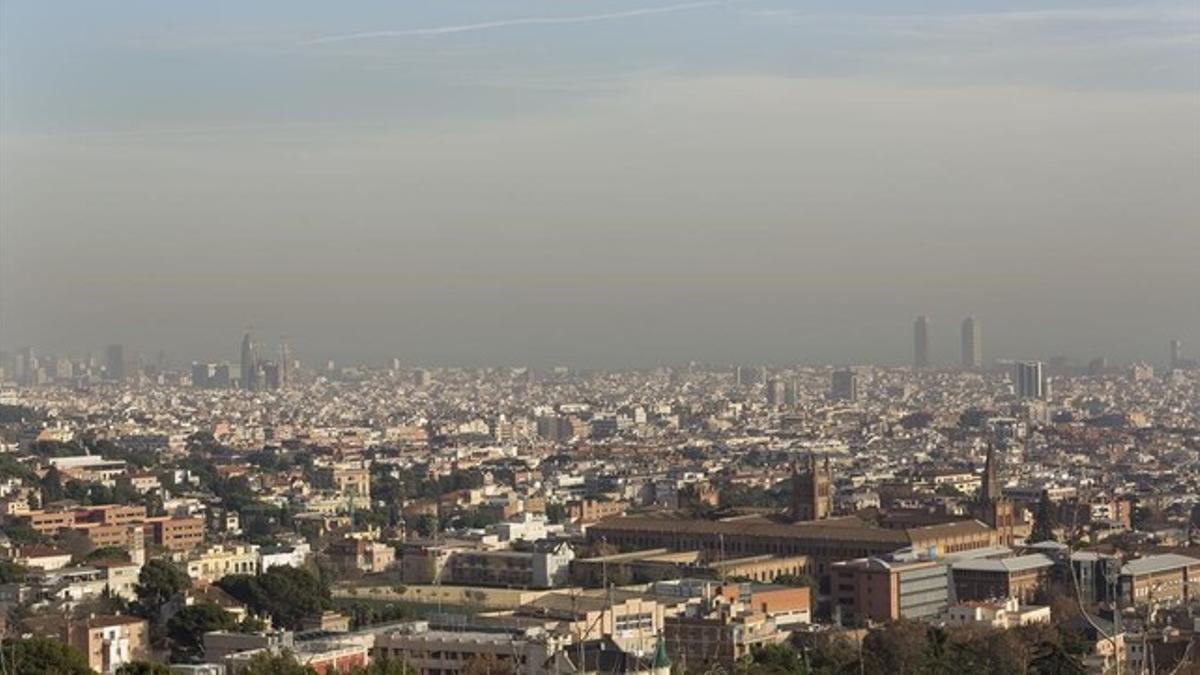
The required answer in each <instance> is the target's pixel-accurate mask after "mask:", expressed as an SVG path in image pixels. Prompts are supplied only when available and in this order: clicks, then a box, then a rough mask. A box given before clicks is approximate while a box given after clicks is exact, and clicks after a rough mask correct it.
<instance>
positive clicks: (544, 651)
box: [371, 621, 566, 675]
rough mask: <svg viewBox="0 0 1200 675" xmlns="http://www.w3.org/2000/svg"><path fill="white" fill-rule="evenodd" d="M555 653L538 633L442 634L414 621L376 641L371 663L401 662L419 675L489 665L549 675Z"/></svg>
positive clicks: (449, 673)
mask: <svg viewBox="0 0 1200 675" xmlns="http://www.w3.org/2000/svg"><path fill="white" fill-rule="evenodd" d="M555 651H556V645H555V642H554V638H553V637H552V636H550V635H548V634H546V632H545V631H543V630H542V629H541V628H536V627H535V628H528V629H525V630H521V631H510V632H477V631H470V630H465V631H457V630H455V631H444V630H431V629H430V628H429V624H427V623H425V622H422V621H415V622H413V623H411V624H406V625H405V626H403V627H401V628H399V629H397V630H394V631H390V632H387V633H384V634H382V635H379V636H378V637H376V638H375V646H374V648H372V649H371V658H372V659H384V658H386V659H390V660H393V661H400V662H403V663H404V664H405V665H406V666H408V667H409V668H411V669H413V670H414V671H415V672H416V673H418V674H419V675H458V674H459V673H463V672H466V671H467V670H468V668H473V665H472V664H476V663H484V664H486V663H494V664H496V668H497V670H498V671H499V669H501V668H504V669H505V670H504V671H503V672H518V673H521V674H522V675H549V674H550V673H553V672H555V670H556V669H555V667H554V666H555V665H556V664H557V663H558V662H557V661H555V660H554V659H552V655H553V654H554V652H555ZM476 672H482V671H476ZM562 672H566V671H562Z"/></svg>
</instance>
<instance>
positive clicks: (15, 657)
mask: <svg viewBox="0 0 1200 675" xmlns="http://www.w3.org/2000/svg"><path fill="white" fill-rule="evenodd" d="M2 646H3V650H4V663H5V666H6V668H7V671H8V672H13V673H54V674H55V675H95V674H94V673H93V672H92V669H91V668H90V667H89V666H88V662H87V659H86V658H84V656H83V654H81V653H79V651H78V650H76V649H75V648H74V647H70V646H68V645H65V644H63V643H61V642H59V641H58V640H51V639H50V638H45V637H36V636H35V637H31V638H23V639H20V640H13V639H7V640H5V641H4V642H3V645H2Z"/></svg>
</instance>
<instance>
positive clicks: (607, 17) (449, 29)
mask: <svg viewBox="0 0 1200 675" xmlns="http://www.w3.org/2000/svg"><path fill="white" fill-rule="evenodd" d="M719 4H721V3H720V2H718V1H717V0H704V1H702V2H687V3H682V4H677V5H665V6H662V7H644V8H641V9H631V10H627V11H624V12H610V13H607V14H583V15H579V16H531V17H524V18H519V19H502V20H499V21H485V22H481V23H467V24H459V25H455V26H436V27H432V28H411V29H405V30H377V31H367V32H362V33H348V34H345V35H329V36H326V37H320V38H317V39H315V40H311V41H309V42H307V43H306V44H310V45H320V44H329V43H334V42H349V41H351V40H369V39H375V38H389V37H414V36H421V35H451V34H454V33H469V32H474V31H481V30H492V29H494V28H509V27H513V26H557V25H563V24H575V23H592V22H596V21H613V20H617V19H632V18H634V17H639V16H650V15H653V14H670V13H673V12H682V11H687V10H692V9H701V8H704V7H715V6H717V5H719Z"/></svg>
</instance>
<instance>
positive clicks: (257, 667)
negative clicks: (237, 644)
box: [240, 651, 316, 675]
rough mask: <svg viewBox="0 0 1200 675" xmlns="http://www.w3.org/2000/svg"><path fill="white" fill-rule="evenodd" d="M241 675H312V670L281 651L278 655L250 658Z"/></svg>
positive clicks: (288, 653)
mask: <svg viewBox="0 0 1200 675" xmlns="http://www.w3.org/2000/svg"><path fill="white" fill-rule="evenodd" d="M240 672H241V673H242V675H314V673H316V671H315V670H313V669H312V668H306V667H304V666H303V665H301V664H300V662H299V661H297V660H296V657H295V656H292V655H291V653H290V652H287V651H283V652H280V653H278V654H272V653H270V652H259V653H258V654H255V655H254V656H253V657H251V658H250V662H249V663H248V664H247V665H246V667H245V669H243V670H242V671H240Z"/></svg>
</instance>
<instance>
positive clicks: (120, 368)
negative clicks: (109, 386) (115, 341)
mask: <svg viewBox="0 0 1200 675" xmlns="http://www.w3.org/2000/svg"><path fill="white" fill-rule="evenodd" d="M125 376H126V373H125V346H124V345H109V346H108V347H107V348H105V350H104V377H105V378H106V379H109V380H113V381H116V382H123V381H124V380H125Z"/></svg>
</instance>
